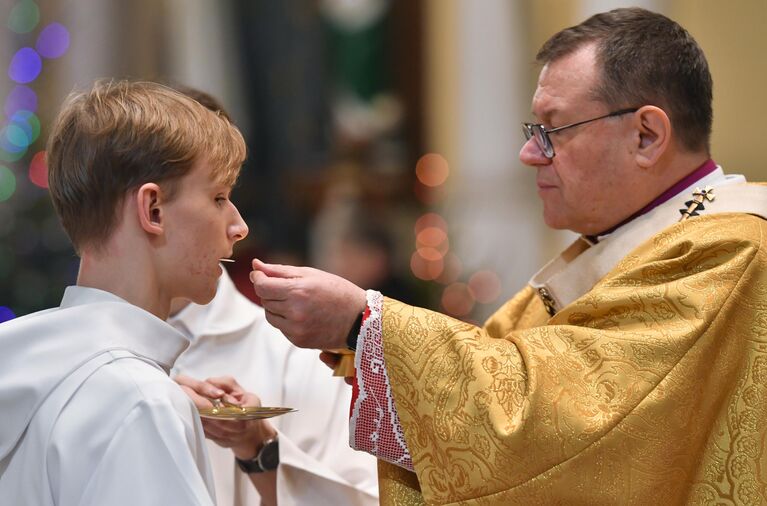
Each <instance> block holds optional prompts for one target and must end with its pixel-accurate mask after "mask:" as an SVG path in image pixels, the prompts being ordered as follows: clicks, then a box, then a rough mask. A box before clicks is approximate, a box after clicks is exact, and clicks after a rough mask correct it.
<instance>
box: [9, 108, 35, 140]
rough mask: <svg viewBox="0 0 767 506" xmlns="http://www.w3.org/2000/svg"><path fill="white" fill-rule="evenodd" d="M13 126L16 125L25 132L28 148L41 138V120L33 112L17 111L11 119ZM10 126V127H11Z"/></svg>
mask: <svg viewBox="0 0 767 506" xmlns="http://www.w3.org/2000/svg"><path fill="white" fill-rule="evenodd" d="M10 122H11V125H15V126H16V127H18V128H20V129H21V130H23V131H24V134H25V135H26V137H27V140H26V146H29V145H30V144H32V143H33V142H35V141H36V140H37V138H38V137H40V120H39V119H38V117H37V115H36V114H35V113H33V112H31V111H25V110H23V109H22V110H20V111H16V112H15V113H14V114H13V115H12V116H11V118H10ZM9 126H10V125H9Z"/></svg>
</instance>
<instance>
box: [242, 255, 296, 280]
mask: <svg viewBox="0 0 767 506" xmlns="http://www.w3.org/2000/svg"><path fill="white" fill-rule="evenodd" d="M251 265H252V266H253V270H254V271H260V272H263V273H264V274H266V275H267V276H269V277H270V278H296V277H299V276H301V273H302V271H303V270H305V267H294V266H292V265H280V264H267V263H264V262H262V261H261V260H259V259H257V258H254V259H253V262H252V263H251Z"/></svg>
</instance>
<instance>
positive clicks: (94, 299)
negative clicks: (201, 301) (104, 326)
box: [60, 286, 189, 372]
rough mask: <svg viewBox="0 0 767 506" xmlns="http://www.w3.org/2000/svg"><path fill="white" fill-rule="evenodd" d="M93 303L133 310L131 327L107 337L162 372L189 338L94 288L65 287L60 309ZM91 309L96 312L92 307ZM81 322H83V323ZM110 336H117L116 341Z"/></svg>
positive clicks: (159, 320)
mask: <svg viewBox="0 0 767 506" xmlns="http://www.w3.org/2000/svg"><path fill="white" fill-rule="evenodd" d="M94 304H95V305H101V304H105V305H107V306H110V307H114V308H115V309H117V310H118V311H121V312H132V313H134V317H133V318H134V319H133V322H134V323H135V327H132V328H131V329H130V330H129V331H127V332H126V331H124V330H123V329H121V330H123V331H121V332H116V333H115V334H114V336H111V337H110V342H111V343H112V345H117V344H119V345H120V347H123V348H125V349H128V350H130V351H132V352H134V353H136V354H137V355H140V356H142V357H145V358H148V359H149V360H151V361H153V362H156V363H157V364H159V365H160V366H162V368H163V369H165V370H166V372H167V371H168V370H170V368H171V367H173V363H174V362H175V361H176V359H177V358H178V356H179V355H181V352H183V351H184V350H185V349H186V348H187V347H189V340H188V339H187V338H186V337H184V335H183V334H182V333H180V332H178V331H177V330H176V329H174V328H173V327H171V326H170V325H168V324H167V323H166V322H164V321H162V320H161V319H160V318H157V317H156V316H155V315H153V314H152V313H150V312H149V311H146V310H144V309H142V308H140V307H138V306H135V305H133V304H131V303H129V302H127V301H126V300H125V299H122V298H121V297H119V296H117V295H115V294H113V293H111V292H107V291H104V290H99V289H98V288H89V287H85V286H68V287H67V288H66V290H64V297H63V298H62V299H61V305H60V308H61V309H67V308H78V307H81V306H86V305H94ZM103 307H105V306H103ZM83 309H85V308H84V307H83ZM93 310H94V311H96V306H94V309H93ZM83 324H84V325H87V322H83ZM113 339H119V343H118V342H115V341H113Z"/></svg>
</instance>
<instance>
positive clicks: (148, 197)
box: [135, 183, 164, 235]
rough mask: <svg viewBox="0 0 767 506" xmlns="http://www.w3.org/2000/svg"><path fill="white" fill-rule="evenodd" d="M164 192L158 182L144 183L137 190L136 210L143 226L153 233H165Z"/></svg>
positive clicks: (149, 232)
mask: <svg viewBox="0 0 767 506" xmlns="http://www.w3.org/2000/svg"><path fill="white" fill-rule="evenodd" d="M163 198H164V197H163V192H162V189H161V188H160V186H159V185H157V184H156V183H144V184H143V185H141V186H140V187H139V189H138V190H137V191H136V196H135V199H136V212H137V213H138V220H139V223H140V224H141V228H143V229H144V231H145V232H147V233H148V234H152V235H161V234H162V233H163V229H164V226H163V215H162V206H161V203H162V201H163Z"/></svg>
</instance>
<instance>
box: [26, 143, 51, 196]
mask: <svg viewBox="0 0 767 506" xmlns="http://www.w3.org/2000/svg"><path fill="white" fill-rule="evenodd" d="M29 180H30V181H32V183H33V184H35V185H37V186H39V187H40V188H48V164H47V163H46V160H45V151H39V152H37V153H35V156H33V157H32V161H31V162H29Z"/></svg>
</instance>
